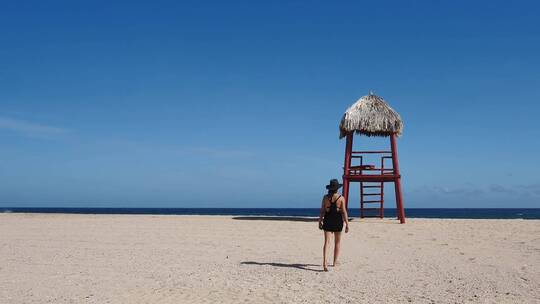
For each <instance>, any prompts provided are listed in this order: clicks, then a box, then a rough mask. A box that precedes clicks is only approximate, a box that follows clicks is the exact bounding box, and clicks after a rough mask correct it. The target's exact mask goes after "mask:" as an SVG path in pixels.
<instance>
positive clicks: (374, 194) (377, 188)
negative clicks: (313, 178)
mask: <svg viewBox="0 0 540 304" xmlns="http://www.w3.org/2000/svg"><path fill="white" fill-rule="evenodd" d="M402 129H403V122H402V121H401V117H400V116H399V114H398V113H397V112H396V111H394V109H392V108H391V107H390V106H389V105H388V104H387V103H386V102H385V101H384V99H382V98H381V97H379V96H376V95H374V94H373V93H372V92H370V93H369V95H367V96H364V97H362V98H360V99H359V100H358V101H357V102H356V103H354V104H353V105H352V106H351V107H349V108H348V109H347V111H346V112H345V114H344V115H343V118H342V119H341V123H340V125H339V130H340V139H341V138H343V137H345V138H346V139H347V142H346V145H345V164H344V166H343V197H344V198H345V206H346V207H347V208H348V206H349V205H348V200H349V189H350V183H352V182H358V183H360V217H361V218H364V217H380V218H383V217H384V184H385V183H388V182H392V183H394V187H395V194H396V211H397V218H398V220H399V221H400V222H401V223H402V224H404V223H405V212H404V209H403V199H402V194H401V175H400V172H399V162H398V152H397V140H396V139H397V137H398V136H400V135H401V132H402ZM355 134H358V135H365V136H367V137H371V136H382V137H389V138H390V151H353V137H354V135H355ZM367 158H370V159H373V158H375V159H378V160H380V162H378V164H367V163H366V161H365V160H366V159H367ZM353 160H354V162H353ZM374 212H375V213H374Z"/></svg>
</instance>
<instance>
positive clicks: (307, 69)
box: [0, 1, 540, 207]
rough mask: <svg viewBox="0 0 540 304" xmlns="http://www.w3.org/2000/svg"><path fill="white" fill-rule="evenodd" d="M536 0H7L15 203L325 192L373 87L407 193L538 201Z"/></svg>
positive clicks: (1, 47)
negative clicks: (398, 126)
mask: <svg viewBox="0 0 540 304" xmlns="http://www.w3.org/2000/svg"><path fill="white" fill-rule="evenodd" d="M537 3H538V2H537V1H515V2H509V1H369V2H362V1H350V2H341V1H339V2H333V1H259V2H258V3H255V1H245V2H237V1H216V2H209V1H191V2H188V1H144V2H137V1H125V2H122V1H3V2H1V4H0V206H60V207H62V206H74V207H81V206H87V207H318V205H319V203H320V197H321V195H322V194H323V193H324V185H325V184H326V183H327V182H328V180H329V179H330V178H333V177H340V176H341V174H342V172H341V166H342V165H343V155H344V141H340V140H339V139H338V134H339V131H338V124H339V120H340V119H341V116H342V115H343V112H344V111H345V110H346V108H347V107H348V106H350V105H351V104H352V103H354V102H355V101H356V100H357V99H358V98H359V97H361V96H363V95H366V94H367V93H368V92H369V91H370V90H373V91H374V92H375V93H376V94H378V95H380V96H382V97H383V98H385V99H386V100H387V101H388V103H389V104H390V105H391V106H392V107H393V108H394V109H395V110H397V111H398V112H399V113H400V114H401V116H402V118H403V120H404V123H405V129H404V133H403V136H402V137H401V138H400V139H399V141H398V144H399V153H400V162H401V171H402V174H403V187H404V199H405V207H540V176H539V175H538V172H539V169H540V162H539V160H538V158H539V155H540V127H539V122H538V120H539V117H540V55H539V54H540V18H539V17H538V16H539V15H540V4H537ZM357 143H358V144H369V146H364V148H369V147H373V146H374V145H382V144H386V143H387V141H386V140H380V139H379V140H377V139H375V140H373V139H369V140H368V139H365V138H364V139H362V138H361V139H359V140H357ZM388 188H390V187H388ZM353 190H354V192H355V193H356V192H357V191H358V190H357V189H356V188H354V189H353ZM391 195H392V193H391V192H389V194H388V197H389V196H391ZM353 199H354V195H353ZM352 204H353V205H352V206H354V202H353V203H352ZM389 205H390V206H391V205H392V203H391V202H389Z"/></svg>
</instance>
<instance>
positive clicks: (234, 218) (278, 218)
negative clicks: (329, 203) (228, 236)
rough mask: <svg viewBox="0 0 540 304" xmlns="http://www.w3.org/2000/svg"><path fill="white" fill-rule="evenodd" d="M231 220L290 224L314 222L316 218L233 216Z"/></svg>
mask: <svg viewBox="0 0 540 304" xmlns="http://www.w3.org/2000/svg"><path fill="white" fill-rule="evenodd" d="M233 220H245V221H291V222H316V221H317V220H318V218H317V217H300V216H235V217H233Z"/></svg>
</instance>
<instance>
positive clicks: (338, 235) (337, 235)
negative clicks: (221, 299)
mask: <svg viewBox="0 0 540 304" xmlns="http://www.w3.org/2000/svg"><path fill="white" fill-rule="evenodd" d="M340 247H341V232H334V265H333V266H334V267H335V266H336V263H337V259H338V257H339V249H340Z"/></svg>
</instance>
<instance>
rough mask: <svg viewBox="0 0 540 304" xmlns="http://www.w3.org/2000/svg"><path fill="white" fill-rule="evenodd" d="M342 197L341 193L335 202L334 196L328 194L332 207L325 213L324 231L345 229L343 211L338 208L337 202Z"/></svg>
mask: <svg viewBox="0 0 540 304" xmlns="http://www.w3.org/2000/svg"><path fill="white" fill-rule="evenodd" d="M340 198H341V195H340V196H339V197H338V199H337V200H336V201H335V202H332V197H331V196H328V200H329V201H330V209H329V210H328V211H326V212H325V213H324V219H323V230H324V231H332V232H340V231H341V230H343V217H341V212H339V211H338V210H337V209H338V208H337V203H336V202H337V201H338V200H339V199H340Z"/></svg>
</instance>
